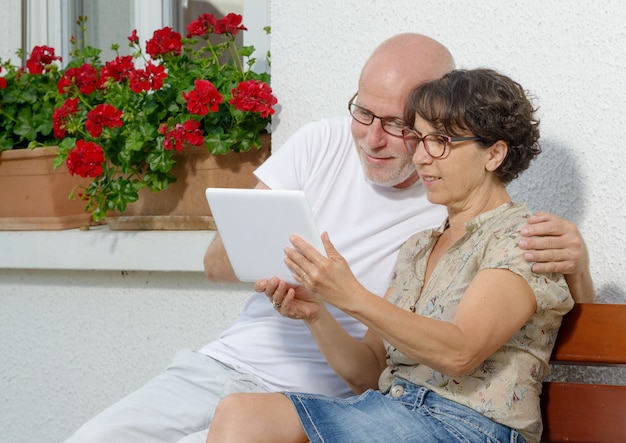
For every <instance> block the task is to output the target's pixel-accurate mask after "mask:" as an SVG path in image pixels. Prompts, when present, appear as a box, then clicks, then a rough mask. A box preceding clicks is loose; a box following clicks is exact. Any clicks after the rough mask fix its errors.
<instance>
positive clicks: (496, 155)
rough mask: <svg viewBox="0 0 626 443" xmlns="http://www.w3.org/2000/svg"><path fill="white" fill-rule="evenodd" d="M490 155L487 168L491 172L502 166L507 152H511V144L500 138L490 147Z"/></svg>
mask: <svg viewBox="0 0 626 443" xmlns="http://www.w3.org/2000/svg"><path fill="white" fill-rule="evenodd" d="M488 150H489V155H488V156H487V163H486V164H485V169H486V170H487V171H489V172H493V171H495V170H496V169H498V168H499V167H500V165H501V164H502V162H503V161H504V159H505V158H506V154H507V153H508V152H509V145H508V144H507V142H505V141H504V140H498V141H497V142H495V143H494V144H493V145H491V146H490V147H489V149H488Z"/></svg>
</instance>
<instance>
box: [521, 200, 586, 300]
mask: <svg viewBox="0 0 626 443" xmlns="http://www.w3.org/2000/svg"><path fill="white" fill-rule="evenodd" d="M521 234H522V239H521V240H520V242H519V246H520V248H522V249H523V250H524V251H525V252H524V259H525V260H526V261H527V262H529V263H533V266H532V269H533V271H534V272H537V273H551V272H559V273H561V274H563V275H564V276H565V279H566V280H567V284H568V286H569V288H570V292H571V293H572V296H573V297H574V300H575V301H576V302H578V303H590V302H593V299H594V290H593V281H592V279H591V274H590V272H589V254H588V252H587V246H586V245H585V241H584V239H583V238H582V235H581V234H580V232H579V231H578V227H577V226H576V225H575V224H574V223H572V222H570V221H567V220H564V219H562V218H561V217H559V216H557V215H554V214H550V213H547V212H538V213H536V214H535V215H533V216H532V217H530V218H529V219H528V225H526V226H525V227H524V228H522V230H521Z"/></svg>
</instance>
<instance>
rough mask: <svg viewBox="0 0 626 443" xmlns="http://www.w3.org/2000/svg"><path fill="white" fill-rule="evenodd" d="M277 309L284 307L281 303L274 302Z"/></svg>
mask: <svg viewBox="0 0 626 443" xmlns="http://www.w3.org/2000/svg"><path fill="white" fill-rule="evenodd" d="M272 303H273V304H274V307H275V308H280V307H281V306H282V305H281V304H280V303H276V302H272Z"/></svg>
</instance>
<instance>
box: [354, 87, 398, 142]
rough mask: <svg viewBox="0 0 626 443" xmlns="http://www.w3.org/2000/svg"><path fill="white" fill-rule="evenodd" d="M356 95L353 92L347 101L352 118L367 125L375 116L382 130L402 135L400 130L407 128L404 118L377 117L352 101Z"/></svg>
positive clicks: (394, 134) (396, 135) (390, 133)
mask: <svg viewBox="0 0 626 443" xmlns="http://www.w3.org/2000/svg"><path fill="white" fill-rule="evenodd" d="M356 96H357V94H354V95H353V96H352V98H351V99H350V101H349V102H348V110H349V111H350V115H351V116H352V118H353V119H355V120H356V121H358V122H359V123H361V124H363V125H367V126H369V125H371V124H372V123H373V122H374V119H375V118H377V119H378V120H380V126H382V128H383V131H385V132H386V133H387V134H389V135H393V136H395V137H402V131H403V130H404V129H407V125H406V123H405V122H404V119H401V118H398V117H379V116H377V115H374V114H372V113H371V112H370V111H369V110H368V109H366V108H364V107H362V106H359V105H357V104H356V103H354V99H355V98H356Z"/></svg>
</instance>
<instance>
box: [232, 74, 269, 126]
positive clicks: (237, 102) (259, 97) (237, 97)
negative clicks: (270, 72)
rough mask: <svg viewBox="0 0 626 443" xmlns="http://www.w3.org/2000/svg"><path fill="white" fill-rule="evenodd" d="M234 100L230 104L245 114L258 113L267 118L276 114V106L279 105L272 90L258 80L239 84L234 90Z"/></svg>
mask: <svg viewBox="0 0 626 443" xmlns="http://www.w3.org/2000/svg"><path fill="white" fill-rule="evenodd" d="M232 93H233V98H232V99H231V100H230V102H229V103H230V104H231V105H233V106H234V107H235V109H239V110H240V111H244V112H258V113H259V114H261V117H263V118H265V117H268V116H270V115H272V114H274V105H275V104H276V103H278V100H277V99H276V97H274V96H273V95H272V88H270V86H269V85H268V84H267V83H265V82H261V81H258V80H248V81H245V82H241V83H239V85H237V87H236V88H234V89H233V90H232Z"/></svg>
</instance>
